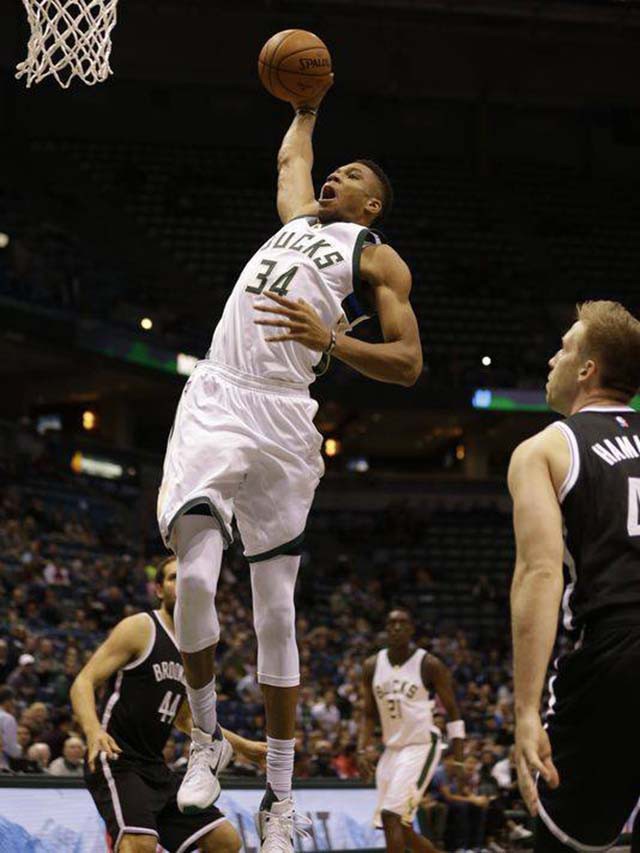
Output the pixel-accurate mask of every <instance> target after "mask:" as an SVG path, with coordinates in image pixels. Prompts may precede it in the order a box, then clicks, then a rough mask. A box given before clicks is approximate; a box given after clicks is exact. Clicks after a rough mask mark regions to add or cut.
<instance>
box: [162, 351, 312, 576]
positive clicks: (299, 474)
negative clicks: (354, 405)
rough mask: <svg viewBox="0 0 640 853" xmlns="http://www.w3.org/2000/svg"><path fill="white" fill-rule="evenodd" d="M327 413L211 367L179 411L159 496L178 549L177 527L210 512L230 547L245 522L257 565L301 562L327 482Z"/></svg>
mask: <svg viewBox="0 0 640 853" xmlns="http://www.w3.org/2000/svg"><path fill="white" fill-rule="evenodd" d="M317 410H318V404H317V403H316V401H315V400H313V399H312V398H311V397H310V396H309V392H308V390H307V389H306V388H298V387H289V386H284V387H283V384H282V383H280V382H275V381H269V380H263V379H261V378H258V377H255V378H254V377H249V376H246V375H245V374H238V373H236V372H235V371H233V370H232V369H230V368H228V367H226V366H221V365H219V364H217V363H214V362H210V361H201V362H199V363H198V365H197V366H196V368H195V370H194V372H193V373H192V374H191V376H190V377H189V380H188V381H187V383H186V385H185V387H184V390H183V392H182V397H181V399H180V403H179V405H178V409H177V411H176V417H175V421H174V424H173V428H172V430H171V434H170V436H169V441H168V444H167V452H166V455H165V460H164V470H163V476H162V485H161V486H160V492H159V495H158V524H159V526H160V532H161V533H162V538H163V539H164V542H165V544H166V545H167V546H168V547H171V535H172V531H173V526H174V524H175V521H176V519H177V518H178V517H179V516H180V515H181V514H182V513H184V512H186V511H187V510H189V509H191V508H193V507H195V506H197V505H198V504H206V505H207V506H208V507H209V509H210V511H211V513H212V515H213V516H214V517H215V518H216V519H217V520H218V522H219V524H220V528H221V530H222V534H223V536H224V538H225V541H226V543H227V544H228V543H229V542H231V541H232V538H233V534H232V532H231V522H232V519H233V516H234V515H235V517H236V521H237V524H238V529H239V531H240V536H241V537H242V541H243V543H244V548H245V555H246V556H247V558H248V560H249V561H250V562H258V561H260V560H268V559H270V558H271V557H275V556H276V555H277V554H286V553H297V551H296V548H297V547H298V546H299V544H300V542H301V541H302V537H303V536H304V530H305V526H306V521H307V515H308V513H309V510H310V508H311V504H312V502H313V496H314V493H315V490H316V487H317V485H318V483H319V481H320V478H321V477H322V475H323V473H324V463H323V461H322V455H321V453H320V449H321V446H322V436H321V435H320V433H319V432H318V431H317V430H316V428H315V427H314V425H313V418H314V416H315V414H316V412H317Z"/></svg>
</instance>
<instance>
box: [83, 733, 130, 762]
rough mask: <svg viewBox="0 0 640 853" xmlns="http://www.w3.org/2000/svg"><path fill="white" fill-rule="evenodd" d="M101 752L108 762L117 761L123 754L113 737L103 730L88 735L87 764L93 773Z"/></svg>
mask: <svg viewBox="0 0 640 853" xmlns="http://www.w3.org/2000/svg"><path fill="white" fill-rule="evenodd" d="M101 752H104V754H105V755H106V757H107V760H108V761H115V760H116V759H117V758H118V756H119V755H120V753H121V752H122V750H121V749H120V747H119V746H118V744H117V743H116V742H115V740H114V739H113V738H112V737H111V735H110V734H108V733H107V732H105V730H104V729H102V728H100V729H96V731H95V732H92V733H91V734H89V735H87V762H88V764H89V769H90V770H91V772H92V773H93V772H94V771H95V769H96V758H97V757H98V755H99V754H100V753H101Z"/></svg>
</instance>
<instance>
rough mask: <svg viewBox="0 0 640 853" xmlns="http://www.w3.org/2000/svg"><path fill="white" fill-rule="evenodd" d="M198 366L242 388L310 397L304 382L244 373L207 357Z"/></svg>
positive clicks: (289, 395) (264, 392) (288, 395)
mask: <svg viewBox="0 0 640 853" xmlns="http://www.w3.org/2000/svg"><path fill="white" fill-rule="evenodd" d="M197 368H203V369H205V370H210V371H211V372H212V373H217V374H218V375H219V376H223V377H224V378H225V379H226V380H227V381H228V382H231V383H232V384H233V385H238V386H239V387H240V388H251V389H252V390H254V391H259V392H262V393H263V394H283V395H285V396H287V397H306V398H308V397H309V387H308V386H307V385H304V384H303V383H302V382H282V381H281V380H279V379H270V378H268V377H266V376H254V375H253V374H251V373H242V371H240V370H236V369H235V368H234V367H230V366H229V365H228V364H222V363H221V362H219V361H212V360H211V359H209V358H205V359H203V360H202V361H199V362H198V363H197V365H196V369H197Z"/></svg>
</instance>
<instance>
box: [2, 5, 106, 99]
mask: <svg viewBox="0 0 640 853" xmlns="http://www.w3.org/2000/svg"><path fill="white" fill-rule="evenodd" d="M22 2H23V4H24V6H25V9H26V10H27V16H28V19H29V27H30V28H31V37H30V38H29V45H28V53H27V58H26V59H25V60H24V62H20V63H19V64H18V65H17V67H16V70H17V73H16V78H18V79H20V77H25V78H26V83H27V88H28V87H29V86H31V84H32V83H40V81H41V80H44V78H45V77H49V76H52V77H55V79H56V80H57V81H58V83H59V84H60V85H61V86H62V88H63V89H67V88H68V87H69V84H70V83H71V81H72V80H73V78H74V77H79V78H80V79H81V80H82V81H83V82H84V83H86V84H87V85H88V86H93V85H94V84H95V83H101V82H102V81H103V80H106V79H107V77H108V76H109V75H110V74H112V73H113V72H112V71H111V68H110V67H109V55H110V53H111V31H112V30H113V28H114V26H115V25H116V6H117V3H118V0H22Z"/></svg>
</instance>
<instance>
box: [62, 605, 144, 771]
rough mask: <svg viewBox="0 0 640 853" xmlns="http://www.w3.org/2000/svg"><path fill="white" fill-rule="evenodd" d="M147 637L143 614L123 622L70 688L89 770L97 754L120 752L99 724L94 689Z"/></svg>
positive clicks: (141, 646)
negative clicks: (84, 740)
mask: <svg viewBox="0 0 640 853" xmlns="http://www.w3.org/2000/svg"><path fill="white" fill-rule="evenodd" d="M149 636H150V634H149V619H148V617H147V616H146V615H145V614H144V613H137V614H136V615H135V616H128V617H127V618H126V619H123V620H122V622H119V623H118V624H117V625H116V627H115V628H114V629H113V631H112V632H111V634H110V635H109V636H108V637H107V639H106V640H105V641H104V643H102V645H101V646H99V647H98V648H97V649H96V651H95V652H94V653H93V655H92V656H91V658H90V659H89V660H88V661H87V663H86V664H85V666H84V667H83V669H82V670H81V671H80V672H79V673H78V675H77V676H76V679H75V681H74V682H73V684H72V686H71V690H70V693H69V695H70V698H71V706H72V708H73V713H74V714H75V716H76V718H77V720H78V722H79V723H80V725H81V726H82V730H83V731H84V733H85V736H86V738H87V760H88V762H89V767H90V769H91V770H94V769H95V760H96V758H97V756H98V754H99V753H100V752H105V753H106V755H107V758H108V759H110V760H111V759H115V758H117V757H118V754H119V753H120V752H122V750H121V749H120V747H119V746H118V744H117V743H116V742H115V741H114V739H113V738H112V737H111V736H110V735H109V734H107V732H105V730H104V729H103V728H102V726H101V724H100V720H99V719H98V715H97V713H96V699H95V692H96V689H97V688H98V687H100V685H101V684H104V682H105V681H107V679H109V678H110V677H111V676H112V675H113V674H114V672H117V671H118V670H119V669H122V667H123V666H126V665H127V664H128V663H130V661H132V660H134V659H135V658H136V657H138V656H139V655H141V654H142V652H143V650H144V649H145V648H146V646H147V644H148V642H149Z"/></svg>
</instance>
